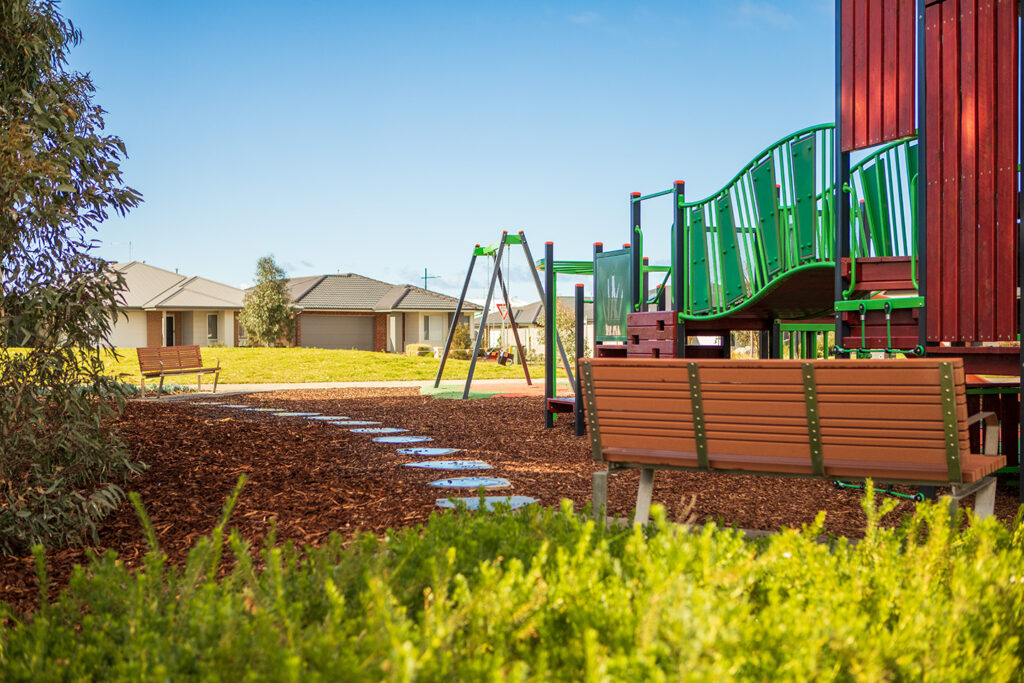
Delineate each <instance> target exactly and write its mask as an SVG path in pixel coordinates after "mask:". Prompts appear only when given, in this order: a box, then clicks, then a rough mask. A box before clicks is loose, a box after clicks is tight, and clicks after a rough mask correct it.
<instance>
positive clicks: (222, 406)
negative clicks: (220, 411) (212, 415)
mask: <svg viewBox="0 0 1024 683" xmlns="http://www.w3.org/2000/svg"><path fill="white" fill-rule="evenodd" d="M220 407H221V408H244V409H248V408H249V406H247V405H243V404H240V403H239V404H235V405H231V404H223V403H222V404H221V406H220Z"/></svg>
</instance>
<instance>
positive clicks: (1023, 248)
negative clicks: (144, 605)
mask: <svg viewBox="0 0 1024 683" xmlns="http://www.w3.org/2000/svg"><path fill="white" fill-rule="evenodd" d="M920 1H921V0H919V2H920ZM1020 39H1021V36H1020V35H1019V34H1018V36H1017V43H1018V44H1020ZM1018 58H1019V59H1020V63H1019V65H1018V70H1017V75H1018V78H1019V79H1021V78H1024V56H1021V53H1018ZM1021 88H1024V84H1022V82H1021V81H1020V80H1018V83H1017V92H1018V93H1020V92H1024V90H1021ZM1018 125H1019V126H1020V128H1019V130H1018V131H1017V136H1018V137H1017V144H1018V145H1024V117H1022V118H1021V119H1020V120H1019V122H1018ZM1021 161H1024V160H1021ZM1017 207H1018V208H1017V215H1018V216H1019V217H1020V218H1021V220H1020V221H1019V222H1018V223H1017V287H1018V290H1017V291H1019V292H1024V193H1021V192H1020V190H1019V189H1018V191H1017ZM920 213H921V212H920V211H918V214H920ZM921 232H924V231H923V230H922V231H921ZM1017 331H1018V332H1019V333H1020V336H1019V337H1017V339H1018V341H1017V344H1018V345H1019V346H1020V356H1019V359H1018V361H1019V368H1018V370H1017V374H1019V375H1020V378H1021V384H1020V387H1019V389H1018V392H1019V393H1018V395H1017V398H1018V399H1019V403H1018V405H1019V407H1020V411H1019V413H1018V416H1017V419H1018V423H1017V427H1018V428H1017V430H1015V433H1016V434H1017V470H1018V473H1017V477H1018V481H1019V488H1018V490H1017V496H1018V500H1019V501H1020V502H1021V503H1024V449H1022V448H1021V439H1020V426H1021V425H1024V297H1021V299H1020V300H1019V301H1018V303H1017Z"/></svg>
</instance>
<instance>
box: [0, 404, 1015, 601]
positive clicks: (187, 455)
mask: <svg viewBox="0 0 1024 683" xmlns="http://www.w3.org/2000/svg"><path fill="white" fill-rule="evenodd" d="M201 400H204V399H191V398H190V399H187V400H180V399H179V400H162V401H159V402H156V401H133V402H131V404H130V405H129V408H128V410H127V411H126V413H125V415H124V417H123V418H122V420H121V429H122V433H123V435H124V437H125V438H126V439H127V441H128V444H129V447H130V448H131V449H132V451H133V452H134V453H136V454H137V457H138V459H140V460H142V461H143V462H145V463H147V464H148V465H149V469H148V470H147V471H146V472H145V473H144V474H142V475H140V476H138V477H137V478H135V479H134V480H133V481H131V482H130V483H129V484H127V485H126V487H125V488H126V489H131V490H135V491H138V492H139V495H140V496H141V497H142V501H143V503H144V505H145V506H146V509H147V511H148V513H149V515H150V517H151V518H152V520H153V524H154V527H155V529H156V532H157V537H158V539H159V542H160V544H161V548H162V549H163V551H164V552H166V553H167V554H168V556H169V557H170V560H171V561H172V562H180V561H182V560H183V559H184V557H185V555H186V554H187V552H188V549H189V548H190V547H191V546H192V545H193V544H194V543H195V541H196V540H197V539H198V538H199V537H200V536H202V535H204V534H207V533H209V531H210V530H211V528H212V527H213V525H214V524H215V523H216V520H217V518H218V516H219V513H220V510H221V506H222V505H223V503H224V500H225V498H226V497H227V495H228V494H229V493H230V491H231V489H232V488H233V487H234V485H235V482H236V480H237V479H238V477H239V475H241V474H245V475H246V477H247V479H248V483H247V484H246V486H245V490H244V491H243V493H242V497H241V500H240V501H239V504H238V506H237V507H236V509H235V512H234V514H233V516H232V519H231V525H232V526H235V527H237V528H238V529H239V531H240V532H241V533H242V534H243V535H244V536H245V537H246V538H247V539H248V540H250V541H251V542H253V543H256V544H258V543H260V542H261V541H262V539H263V537H264V536H265V535H266V532H267V529H268V524H269V522H270V520H271V519H276V522H277V533H278V537H279V538H280V539H281V540H282V541H283V540H293V541H295V542H297V543H312V544H317V543H320V542H322V541H324V540H325V539H326V538H327V537H328V536H329V535H330V534H331V533H332V532H338V533H340V534H341V535H343V536H344V537H346V538H351V537H353V536H354V535H356V534H358V533H360V532H370V533H375V534H380V533H383V532H384V531H385V530H386V529H389V528H398V527H403V526H409V525H414V524H419V523H422V522H425V521H426V520H427V519H428V517H429V515H430V514H431V512H432V511H434V510H436V509H437V508H436V507H435V501H436V499H438V498H444V497H447V496H449V495H451V496H456V497H457V496H460V495H475V492H466V493H459V492H453V491H450V490H447V489H439V488H434V487H430V486H427V485H426V484H427V483H428V482H430V481H433V480H435V479H441V478H447V477H449V476H463V475H466V476H470V475H473V474H478V473H472V472H470V473H446V472H441V471H437V470H421V469H418V468H409V467H402V464H403V463H407V462H414V461H416V460H428V459H430V458H421V457H415V456H405V455H399V454H398V453H397V452H396V451H397V449H398V448H399V446H395V445H389V444H379V443H375V442H374V441H373V439H372V437H371V436H370V435H363V434H353V433H350V432H349V431H348V430H347V429H346V428H344V427H340V426H337V425H331V424H326V423H322V422H318V421H315V420H307V419H304V418H301V417H277V416H274V415H271V414H268V413H259V412H245V411H239V410H235V409H227V408H220V407H217V406H198V405H192V404H193V403H195V402H197V401H201ZM213 400H218V401H223V402H224V403H232V404H247V405H251V406H253V407H280V408H283V409H287V410H291V411H309V412H318V413H322V414H324V415H346V416H349V417H352V418H354V419H366V420H374V421H379V422H381V423H382V426H387V427H402V428H405V429H409V430H410V431H409V432H408V433H409V434H412V435H423V436H430V437H433V441H432V442H428V443H424V444H414V445H417V446H420V445H421V446H432V447H433V446H436V447H452V448H460V449H462V450H461V451H460V452H458V453H455V454H452V455H450V456H443V457H442V458H438V459H479V460H483V461H485V462H487V463H489V464H491V465H492V466H493V467H494V469H493V470H487V471H485V472H480V473H479V474H483V475H488V476H489V475H493V476H497V477H504V478H506V479H508V480H510V481H511V483H512V488H511V489H503V490H498V491H493V492H489V495H525V496H532V497H534V498H537V499H539V501H540V504H541V505H545V506H550V505H557V504H559V501H561V499H563V498H568V499H569V500H571V501H573V503H574V504H575V505H576V508H577V509H582V508H583V506H584V505H586V504H587V503H589V501H590V495H591V474H592V472H593V471H594V469H595V468H594V463H593V459H592V456H591V452H590V444H589V441H588V440H587V439H586V438H578V437H576V436H574V435H573V432H572V421H571V419H564V418H563V419H562V420H561V421H560V424H559V425H558V426H556V427H555V428H554V429H550V430H545V429H544V424H543V417H542V415H543V413H542V406H543V399H542V398H537V397H494V398H488V399H480V400H469V401H455V400H445V399H434V398H430V397H426V396H420V395H419V394H418V393H417V390H415V389H374V390H369V389H326V390H311V391H282V392H274V393H259V394H250V395H245V396H233V397H217V398H216V399H213ZM637 477H638V475H637V473H636V472H629V473H624V474H620V475H617V476H615V477H612V478H611V480H610V481H609V491H608V494H609V508H610V513H611V514H619V515H625V514H627V513H628V512H629V511H630V510H631V509H632V507H633V505H634V503H635V497H636V489H637ZM908 490H909V489H908ZM692 495H696V501H695V504H694V507H693V513H694V514H695V515H696V519H697V520H699V521H704V520H713V521H717V522H720V523H724V524H729V525H734V526H737V527H741V528H745V529H760V530H777V529H779V528H781V527H783V526H790V527H792V526H799V525H801V524H807V523H810V522H812V521H813V520H814V517H815V515H816V513H817V511H818V510H825V511H826V512H827V518H826V531H827V532H829V533H832V534H835V535H845V536H852V537H857V536H860V535H861V534H862V533H863V526H864V513H863V512H862V510H861V507H860V495H861V494H860V493H859V492H857V491H838V490H836V489H834V488H833V487H832V485H831V484H830V483H828V482H824V481H813V480H806V479H787V478H775V477H753V476H735V475H724V474H704V473H684V472H674V473H668V472H658V473H657V475H656V478H655V489H654V499H655V500H656V501H657V502H660V503H662V504H663V505H665V507H666V509H667V511H668V515H669V518H670V519H677V518H678V517H677V516H678V515H680V513H681V511H682V509H683V507H684V505H683V504H684V503H688V502H689V501H690V497H691V496H692ZM913 507H914V504H913V503H911V502H906V501H904V502H900V504H899V506H898V507H897V509H896V510H895V511H894V512H893V513H891V514H890V515H889V517H887V518H886V520H885V521H886V523H889V524H896V523H898V522H899V520H900V518H901V517H902V516H903V515H904V514H905V513H909V512H911V511H912V510H913ZM1016 510H1017V495H1016V490H1015V489H1012V488H1006V487H1004V486H1001V487H1000V488H999V491H998V493H997V496H996V514H997V516H998V517H999V518H1000V519H1002V520H1004V521H1009V520H1012V519H1013V516H1014V514H1015V513H1016ZM91 549H92V550H93V551H95V552H103V551H106V550H108V549H112V550H115V551H116V552H117V553H118V555H119V556H120V557H121V559H122V560H123V561H125V562H126V563H127V564H129V566H131V565H135V564H137V563H138V562H139V560H140V559H141V557H142V556H143V555H144V554H145V552H146V546H145V541H144V539H143V536H142V532H141V528H140V526H139V523H138V520H137V519H136V516H135V513H134V511H133V510H132V507H131V504H130V503H127V502H126V503H125V504H124V505H122V506H121V508H120V509H119V510H118V511H117V512H115V513H114V514H112V515H111V516H109V517H108V518H107V519H105V520H104V521H103V523H102V524H101V526H100V529H99V543H98V544H97V545H96V546H94V547H92V548H91ZM85 561H86V548H81V547H80V548H68V549H65V550H61V551H56V552H51V553H50V554H49V570H50V573H51V577H52V581H53V583H54V589H59V588H60V587H62V586H63V585H65V584H66V582H67V579H68V577H69V575H70V572H71V569H72V567H73V566H74V565H75V564H81V563H83V562H85ZM54 592H55V590H54ZM0 601H4V602H7V603H9V604H11V605H13V606H14V608H15V609H16V610H18V611H22V612H24V611H28V610H31V609H32V608H33V607H34V606H35V605H36V604H37V601H38V591H37V586H36V578H35V569H34V563H33V560H32V558H31V557H3V556H0Z"/></svg>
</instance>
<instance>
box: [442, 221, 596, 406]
mask: <svg viewBox="0 0 1024 683" xmlns="http://www.w3.org/2000/svg"><path fill="white" fill-rule="evenodd" d="M516 244H518V245H520V246H521V247H522V248H523V255H524V256H525V257H526V263H527V267H528V269H529V271H530V274H531V275H532V276H533V283H534V284H535V285H536V286H537V294H538V295H539V296H540V300H541V305H542V306H543V308H544V321H545V324H546V325H554V324H555V317H554V311H550V310H548V308H549V306H548V297H546V296H545V295H544V286H543V285H542V284H541V281H540V276H539V275H538V274H537V267H536V265H535V263H534V260H533V255H532V254H531V253H530V245H529V243H528V242H527V241H526V234H525V233H524V232H523V231H522V230H520V231H519V233H518V234H516V235H510V234H508V230H503V231H502V232H501V239H500V240H498V243H497V244H491V245H489V246H486V247H481V246H480V245H479V244H477V245H475V246H474V248H473V257H472V258H471V259H470V261H469V271H468V272H467V273H466V281H465V283H463V285H462V294H460V295H459V303H458V304H457V305H456V307H455V315H454V316H453V317H452V324H451V327H450V328H449V329H448V337H447V338H446V339H445V342H444V352H443V353H442V354H441V365H440V366H439V367H438V368H437V377H435V378H434V388H435V389H436V388H437V387H438V386H439V385H440V384H441V375H442V374H443V373H444V366H445V363H446V362H447V360H448V354H449V353H450V352H451V348H452V338H453V336H454V335H455V328H457V327H458V325H459V318H460V315H461V314H462V306H463V304H465V302H466V292H467V291H468V290H469V283H470V280H471V279H472V278H473V268H474V267H475V266H476V259H477V257H478V256H484V257H487V258H491V259H494V262H493V266H494V267H493V269H492V270H491V277H490V285H489V286H488V288H487V298H486V300H485V301H484V310H483V312H482V313H481V315H480V326H479V327H478V328H477V332H476V340H475V341H474V343H473V352H472V355H471V356H470V359H469V374H468V375H467V377H466V386H465V388H464V389H463V391H462V398H469V389H470V386H471V385H472V383H473V373H474V371H475V370H476V361H477V357H478V355H479V353H480V346H481V344H482V343H483V339H484V335H485V334H487V315H488V313H489V312H490V308H491V301H492V300H493V299H494V287H495V285H498V286H499V287H500V288H501V296H502V298H503V300H504V302H505V307H506V309H507V310H508V319H509V322H510V324H511V327H512V336H513V338H514V339H515V342H516V349H517V350H518V351H519V358H520V359H521V362H522V365H523V374H524V375H525V376H526V383H527V384H530V385H532V384H533V382H532V380H531V379H530V369H529V367H528V366H527V364H526V354H525V352H524V351H523V344H522V342H521V341H520V339H519V325H518V323H516V317H515V313H514V311H513V310H512V302H511V300H510V299H509V295H508V287H507V286H506V285H505V279H506V277H505V276H504V275H502V272H501V257H502V256H503V255H504V253H505V247H506V246H510V245H516ZM552 336H554V338H555V343H556V344H557V345H558V353H559V355H560V356H561V358H562V365H563V366H564V367H565V374H566V376H568V378H569V384H570V385H571V386H572V390H573V392H575V391H576V379H575V377H574V376H573V372H572V368H571V366H570V365H569V359H568V357H567V356H566V355H565V349H564V348H563V346H562V340H561V339H559V338H558V335H557V334H556V335H552ZM553 365H554V363H546V364H545V367H547V368H549V370H550V371H551V374H553V372H554V368H553ZM546 383H547V384H548V385H550V386H553V385H554V381H553V377H548V378H546Z"/></svg>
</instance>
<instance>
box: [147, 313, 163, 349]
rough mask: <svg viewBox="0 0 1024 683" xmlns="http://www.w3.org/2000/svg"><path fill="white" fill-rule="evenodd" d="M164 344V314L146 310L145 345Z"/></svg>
mask: <svg viewBox="0 0 1024 683" xmlns="http://www.w3.org/2000/svg"><path fill="white" fill-rule="evenodd" d="M163 345H164V314H163V313H161V312H160V311H146V346H163Z"/></svg>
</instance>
